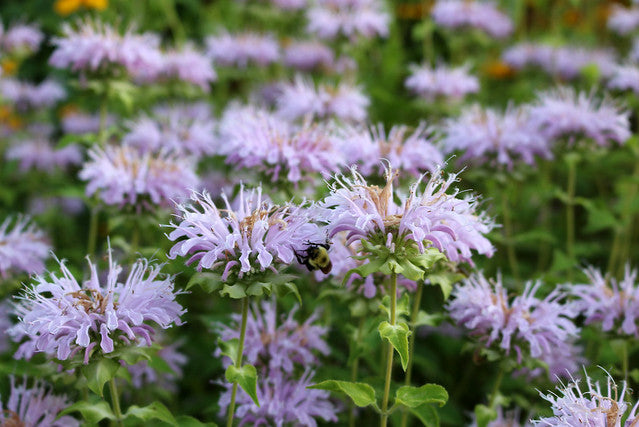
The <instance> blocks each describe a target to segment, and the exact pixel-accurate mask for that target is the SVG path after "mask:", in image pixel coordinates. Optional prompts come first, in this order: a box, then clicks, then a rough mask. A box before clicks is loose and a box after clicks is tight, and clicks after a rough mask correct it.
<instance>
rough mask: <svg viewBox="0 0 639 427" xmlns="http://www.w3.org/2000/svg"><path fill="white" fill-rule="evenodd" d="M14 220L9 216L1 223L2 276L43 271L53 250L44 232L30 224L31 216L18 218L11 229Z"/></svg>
mask: <svg viewBox="0 0 639 427" xmlns="http://www.w3.org/2000/svg"><path fill="white" fill-rule="evenodd" d="M12 222H13V221H12V219H11V218H7V219H5V220H4V222H2V224H0V278H3V279H7V278H9V277H11V275H13V274H18V273H27V274H40V273H42V272H43V271H44V260H45V259H47V257H48V256H49V251H50V250H51V246H50V245H49V243H48V241H47V238H46V237H45V234H44V232H42V231H41V230H39V229H38V228H36V226H35V225H33V224H29V218H18V219H17V220H16V221H15V224H14V225H13V228H12V229H11V230H9V226H10V225H11V223H12Z"/></svg>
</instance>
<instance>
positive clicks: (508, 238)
mask: <svg viewBox="0 0 639 427" xmlns="http://www.w3.org/2000/svg"><path fill="white" fill-rule="evenodd" d="M501 210H502V214H503V215H504V239H505V242H506V254H507V255H508V265H509V266H510V272H511V273H512V275H513V277H514V278H515V280H516V281H517V282H519V265H518V264H517V254H516V253H515V245H514V244H513V224H512V219H511V216H510V207H509V206H508V196H507V192H505V191H504V192H502V197H501Z"/></svg>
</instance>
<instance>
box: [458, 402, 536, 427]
mask: <svg viewBox="0 0 639 427" xmlns="http://www.w3.org/2000/svg"><path fill="white" fill-rule="evenodd" d="M520 419H521V410H520V409H519V408H516V409H514V410H512V411H507V412H506V413H504V409H503V408H502V407H501V406H498V407H497V418H496V419H494V420H493V421H490V422H489V423H488V424H486V427H532V424H531V423H530V422H528V421H526V422H524V423H521V422H519V420H520ZM469 427H477V420H476V417H475V414H473V420H472V423H471V424H470V426H469Z"/></svg>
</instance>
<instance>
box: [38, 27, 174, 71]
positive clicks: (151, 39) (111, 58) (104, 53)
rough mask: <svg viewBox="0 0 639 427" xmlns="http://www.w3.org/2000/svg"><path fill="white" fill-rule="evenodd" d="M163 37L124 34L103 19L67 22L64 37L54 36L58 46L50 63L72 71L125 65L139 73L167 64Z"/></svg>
mask: <svg viewBox="0 0 639 427" xmlns="http://www.w3.org/2000/svg"><path fill="white" fill-rule="evenodd" d="M159 44H160V40H159V38H158V37H157V36H156V35H153V34H135V33H133V31H132V30H130V29H129V30H127V31H126V32H125V33H124V34H121V33H120V32H119V31H118V30H117V29H116V28H114V27H112V26H110V25H109V24H106V23H103V22H100V21H97V20H96V21H91V20H85V21H79V22H77V24H76V25H75V26H72V25H70V24H69V23H65V24H63V27H62V37H54V38H53V45H54V46H55V50H54V51H53V53H52V54H51V57H50V58H49V63H50V64H51V65H52V66H54V67H56V68H62V69H70V70H72V71H83V72H84V71H87V72H98V71H100V72H102V71H107V70H111V68H113V67H116V68H119V67H122V68H124V69H125V70H126V71H127V72H128V73H130V74H132V75H137V74H139V73H144V72H148V70H157V69H160V68H161V66H162V65H163V58H162V53H161V51H160V49H159Z"/></svg>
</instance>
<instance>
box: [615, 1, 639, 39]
mask: <svg viewBox="0 0 639 427" xmlns="http://www.w3.org/2000/svg"><path fill="white" fill-rule="evenodd" d="M638 27H639V8H637V7H630V8H627V7H624V6H622V5H620V4H613V5H612V6H611V10H610V15H608V29H609V30H610V31H613V32H615V33H617V34H620V35H626V34H629V33H631V32H633V31H634V30H636V29H637V28H638Z"/></svg>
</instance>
